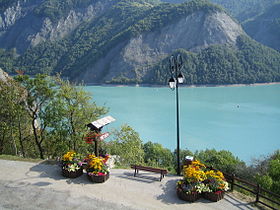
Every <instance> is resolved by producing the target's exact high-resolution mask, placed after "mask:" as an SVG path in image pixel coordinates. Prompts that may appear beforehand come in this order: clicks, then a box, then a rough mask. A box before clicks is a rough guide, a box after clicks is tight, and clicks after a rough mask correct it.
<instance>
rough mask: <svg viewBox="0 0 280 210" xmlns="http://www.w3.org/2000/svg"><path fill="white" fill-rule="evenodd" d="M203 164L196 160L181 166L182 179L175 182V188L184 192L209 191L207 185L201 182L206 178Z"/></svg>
mask: <svg viewBox="0 0 280 210" xmlns="http://www.w3.org/2000/svg"><path fill="white" fill-rule="evenodd" d="M205 168H206V167H205V165H204V164H202V163H201V162H199V161H198V160H196V161H192V163H191V164H189V165H185V166H184V167H183V176H184V179H183V180H179V181H178V182H177V189H180V190H182V191H183V192H184V193H186V194H193V193H202V192H206V191H209V187H208V186H207V185H205V184H204V183H203V181H204V180H205V179H206V175H205V172H204V170H205Z"/></svg>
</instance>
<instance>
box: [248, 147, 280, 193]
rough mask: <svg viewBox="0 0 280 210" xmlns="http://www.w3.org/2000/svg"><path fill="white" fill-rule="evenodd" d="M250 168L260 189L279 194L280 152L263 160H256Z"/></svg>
mask: <svg viewBox="0 0 280 210" xmlns="http://www.w3.org/2000/svg"><path fill="white" fill-rule="evenodd" d="M252 167H253V168H254V173H253V176H254V178H255V180H256V181H257V183H259V184H260V186H261V187H262V188H265V189H267V190H270V191H272V192H274V193H276V194H280V190H279V189H280V150H277V151H275V152H274V153H273V154H272V155H270V156H268V157H266V158H264V159H263V160H256V163H255V164H254V165H253V166H252Z"/></svg>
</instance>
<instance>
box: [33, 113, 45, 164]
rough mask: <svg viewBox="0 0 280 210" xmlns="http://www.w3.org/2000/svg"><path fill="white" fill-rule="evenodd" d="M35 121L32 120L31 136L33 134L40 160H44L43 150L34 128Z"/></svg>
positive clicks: (34, 119)
mask: <svg viewBox="0 0 280 210" xmlns="http://www.w3.org/2000/svg"><path fill="white" fill-rule="evenodd" d="M35 121H36V118H33V119H32V128H33V134H34V138H35V143H36V145H37V147H38V150H39V153H40V158H41V159H44V152H43V148H42V145H41V144H42V142H40V141H39V137H38V134H37V128H36V126H35Z"/></svg>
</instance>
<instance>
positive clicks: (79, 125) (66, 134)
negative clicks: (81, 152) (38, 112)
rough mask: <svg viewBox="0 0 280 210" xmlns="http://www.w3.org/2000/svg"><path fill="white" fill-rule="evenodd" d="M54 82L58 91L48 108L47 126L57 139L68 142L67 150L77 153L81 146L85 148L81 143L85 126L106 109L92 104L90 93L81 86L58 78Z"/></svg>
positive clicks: (85, 129) (86, 130) (104, 112)
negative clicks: (53, 129)
mask: <svg viewBox="0 0 280 210" xmlns="http://www.w3.org/2000/svg"><path fill="white" fill-rule="evenodd" d="M56 81H57V84H58V86H59V90H58V92H57V95H56V98H55V99H54V100H52V102H51V106H49V107H48V113H49V118H48V119H50V121H49V124H50V126H51V127H53V128H55V131H54V132H56V133H57V134H58V136H59V137H60V138H59V139H61V140H62V139H63V141H64V142H65V143H66V140H67V141H68V142H67V145H68V146H67V147H68V148H67V149H68V150H69V149H73V150H75V151H77V150H78V149H81V146H85V145H84V144H83V143H84V142H83V141H82V139H83V136H84V135H85V133H86V132H88V129H87V127H86V126H85V125H86V124H88V123H89V122H92V121H94V120H97V119H98V118H100V116H102V115H104V114H106V113H107V112H108V109H107V108H105V107H102V106H97V105H96V104H95V102H92V101H91V100H92V97H91V95H90V93H88V92H86V91H85V90H84V89H83V86H81V85H80V86H76V85H75V84H71V83H70V82H69V81H68V80H66V81H65V80H62V79H61V78H60V77H57V78H56Z"/></svg>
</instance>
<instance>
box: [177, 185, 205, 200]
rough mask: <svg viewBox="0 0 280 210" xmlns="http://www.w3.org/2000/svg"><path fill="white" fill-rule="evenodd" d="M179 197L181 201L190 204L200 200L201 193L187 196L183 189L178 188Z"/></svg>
mask: <svg viewBox="0 0 280 210" xmlns="http://www.w3.org/2000/svg"><path fill="white" fill-rule="evenodd" d="M177 196H178V197H179V198H180V199H181V200H184V201H188V202H194V201H196V200H198V199H199V198H200V193H198V192H192V193H190V194H186V193H185V192H183V190H182V189H180V188H177Z"/></svg>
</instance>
